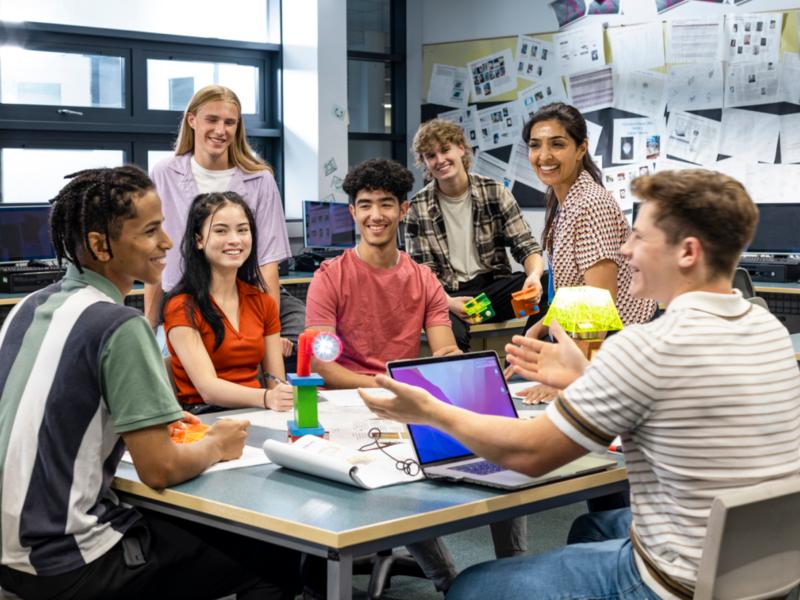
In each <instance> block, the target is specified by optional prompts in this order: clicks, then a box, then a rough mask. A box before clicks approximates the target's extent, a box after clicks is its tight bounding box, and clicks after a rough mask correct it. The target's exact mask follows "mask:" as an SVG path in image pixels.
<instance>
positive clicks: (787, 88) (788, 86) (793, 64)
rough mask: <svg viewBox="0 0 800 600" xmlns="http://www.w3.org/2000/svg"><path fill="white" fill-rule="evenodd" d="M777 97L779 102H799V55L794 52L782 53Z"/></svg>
mask: <svg viewBox="0 0 800 600" xmlns="http://www.w3.org/2000/svg"><path fill="white" fill-rule="evenodd" d="M778 99H779V101H781V102H791V103H792V104H800V55H798V54H795V53H794V52H784V53H783V63H781V79H780V84H779V86H778Z"/></svg>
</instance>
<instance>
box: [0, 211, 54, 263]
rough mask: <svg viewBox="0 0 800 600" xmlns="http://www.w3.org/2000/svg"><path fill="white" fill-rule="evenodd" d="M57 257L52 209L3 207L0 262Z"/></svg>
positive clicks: (1, 212)
mask: <svg viewBox="0 0 800 600" xmlns="http://www.w3.org/2000/svg"><path fill="white" fill-rule="evenodd" d="M55 257H56V251H55V249H54V248H53V244H52V243H51V242H50V206H49V205H36V206H24V205H23V206H21V205H19V204H14V205H5V206H4V205H0V262H12V261H22V260H46V259H53V258H55Z"/></svg>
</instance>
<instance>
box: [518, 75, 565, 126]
mask: <svg viewBox="0 0 800 600" xmlns="http://www.w3.org/2000/svg"><path fill="white" fill-rule="evenodd" d="M517 98H519V101H520V104H521V105H522V110H523V112H524V114H523V118H524V119H525V120H526V121H527V120H528V119H530V118H531V117H532V116H533V115H534V114H536V111H538V110H539V109H540V108H542V107H543V106H547V105H548V104H553V102H563V103H565V104H569V98H568V97H567V93H566V92H565V91H564V84H563V83H561V78H560V77H559V78H558V79H556V80H554V81H552V82H544V83H537V84H535V85H532V86H530V87H528V88H525V89H524V90H522V91H521V92H518V93H517Z"/></svg>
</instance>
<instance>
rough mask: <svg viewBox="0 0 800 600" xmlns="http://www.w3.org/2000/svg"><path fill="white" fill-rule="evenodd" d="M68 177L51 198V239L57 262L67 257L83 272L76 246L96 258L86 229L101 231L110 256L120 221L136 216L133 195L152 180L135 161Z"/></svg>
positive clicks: (146, 190)
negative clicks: (112, 241)
mask: <svg viewBox="0 0 800 600" xmlns="http://www.w3.org/2000/svg"><path fill="white" fill-rule="evenodd" d="M64 179H71V180H72V181H70V182H69V183H68V184H67V185H65V186H64V187H63V188H62V190H61V191H60V192H58V195H57V196H56V197H55V198H53V199H52V200H50V204H52V205H53V208H52V210H51V211H50V239H51V240H52V241H53V247H54V248H55V251H56V258H57V259H58V264H59V265H61V264H63V263H64V261H65V260H68V261H69V262H71V263H72V264H73V265H75V266H76V267H77V268H78V271H80V272H81V273H83V269H82V268H81V264H80V258H79V256H78V253H79V249H81V251H82V249H83V247H84V246H85V247H86V250H88V252H89V254H90V255H91V256H92V258H94V259H95V260H97V255H96V254H95V253H94V251H93V250H92V249H91V247H90V246H89V233H90V232H92V231H94V232H97V233H102V234H104V235H105V238H106V248H107V249H108V254H109V256H110V257H111V258H114V253H113V251H112V249H111V240H118V239H119V236H120V234H121V233H122V224H123V223H124V222H125V221H127V220H128V219H132V218H134V217H136V206H135V205H134V203H133V199H134V198H135V197H138V196H140V195H142V194H144V193H146V192H148V191H149V190H152V189H154V186H153V182H152V181H151V180H150V178H149V177H148V176H147V173H145V172H144V171H143V170H142V169H140V168H139V167H137V166H136V165H125V166H122V167H117V168H115V169H87V170H85V171H78V172H77V173H72V174H71V175H66V176H65V177H64Z"/></svg>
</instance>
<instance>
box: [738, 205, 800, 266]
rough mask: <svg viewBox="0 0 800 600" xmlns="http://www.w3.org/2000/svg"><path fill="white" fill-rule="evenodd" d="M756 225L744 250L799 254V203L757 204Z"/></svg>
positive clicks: (763, 252) (762, 252)
mask: <svg viewBox="0 0 800 600" xmlns="http://www.w3.org/2000/svg"><path fill="white" fill-rule="evenodd" d="M757 206H758V227H757V228H756V235H755V237H753V241H752V242H751V243H750V245H749V246H748V247H747V250H745V251H746V252H758V253H761V254H800V204H795V203H788V202H783V203H775V204H758V205H757Z"/></svg>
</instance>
